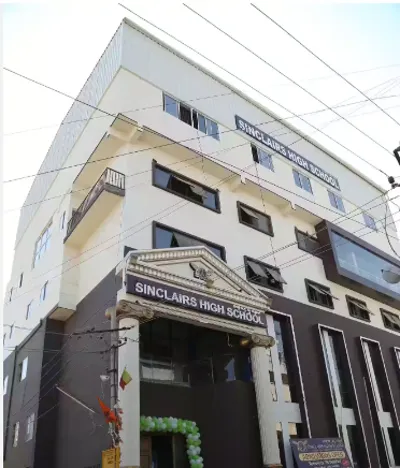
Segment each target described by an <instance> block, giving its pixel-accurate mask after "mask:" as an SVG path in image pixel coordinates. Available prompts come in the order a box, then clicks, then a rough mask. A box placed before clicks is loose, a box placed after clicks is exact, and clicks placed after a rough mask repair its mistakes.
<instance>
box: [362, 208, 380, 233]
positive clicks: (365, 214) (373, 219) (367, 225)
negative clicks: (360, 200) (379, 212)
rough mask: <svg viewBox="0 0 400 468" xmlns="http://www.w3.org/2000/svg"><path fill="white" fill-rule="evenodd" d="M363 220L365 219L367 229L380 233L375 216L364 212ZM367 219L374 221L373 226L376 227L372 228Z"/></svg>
mask: <svg viewBox="0 0 400 468" xmlns="http://www.w3.org/2000/svg"><path fill="white" fill-rule="evenodd" d="M363 219H364V224H365V227H367V228H368V229H371V231H375V232H377V231H378V226H377V225H376V220H375V218H374V217H373V216H371V215H370V214H369V213H366V212H365V211H363ZM367 219H371V220H372V224H373V225H374V227H371V226H370V225H369V224H368V221H367Z"/></svg>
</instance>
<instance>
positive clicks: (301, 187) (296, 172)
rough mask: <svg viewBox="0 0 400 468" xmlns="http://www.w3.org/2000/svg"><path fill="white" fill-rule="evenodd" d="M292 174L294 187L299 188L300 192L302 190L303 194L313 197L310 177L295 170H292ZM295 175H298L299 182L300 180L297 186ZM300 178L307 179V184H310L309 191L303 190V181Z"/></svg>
mask: <svg viewBox="0 0 400 468" xmlns="http://www.w3.org/2000/svg"><path fill="white" fill-rule="evenodd" d="M292 173H293V179H294V183H295V185H296V187H298V188H300V189H301V190H304V191H305V192H307V193H309V194H310V195H314V191H313V188H312V184H311V179H310V177H308V176H306V175H304V174H303V173H302V172H300V171H298V170H297V169H295V168H292ZM295 174H298V175H299V180H300V185H298V184H297V183H296V176H295ZM302 177H303V178H305V179H307V180H308V182H309V183H310V190H311V191H310V190H307V189H305V188H304V183H303V180H302Z"/></svg>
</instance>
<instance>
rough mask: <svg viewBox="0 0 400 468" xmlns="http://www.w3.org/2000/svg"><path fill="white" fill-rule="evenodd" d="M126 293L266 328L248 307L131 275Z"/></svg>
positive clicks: (263, 318) (261, 317) (259, 317)
mask: <svg viewBox="0 0 400 468" xmlns="http://www.w3.org/2000/svg"><path fill="white" fill-rule="evenodd" d="M126 292H127V293H129V294H135V295H136V296H141V297H144V298H146V299H150V300H152V301H157V302H163V303H165V304H171V305H174V306H178V307H183V308H185V309H191V310H196V311H198V312H202V313H205V314H211V315H218V316H220V317H221V318H224V319H228V320H236V321H238V322H243V323H246V324H248V325H253V326H258V327H265V326H266V316H265V314H263V313H262V312H261V313H260V312H259V311H257V310H254V309H252V308H250V307H245V306H241V305H238V304H234V303H233V302H226V301H221V300H219V299H216V298H214V297H209V296H204V295H202V294H197V293H194V292H190V291H186V290H184V289H180V288H175V287H174V286H169V285H166V284H162V283H157V282H155V281H151V280H148V279H146V278H139V277H136V276H134V275H131V274H128V275H127V277H126Z"/></svg>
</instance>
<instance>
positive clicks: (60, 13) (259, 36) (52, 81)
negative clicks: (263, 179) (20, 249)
mask: <svg viewBox="0 0 400 468" xmlns="http://www.w3.org/2000/svg"><path fill="white" fill-rule="evenodd" d="M81 3H83V5H78V4H76V5H74V4H73V3H72V2H71V3H69V4H67V3H62V4H57V5H55V4H52V5H46V4H37V5H34V4H22V3H21V4H9V5H5V6H4V7H3V22H4V25H3V48H4V49H3V61H4V66H5V67H8V68H10V69H13V70H15V71H18V72H19V73H22V74H24V75H27V76H29V77H31V78H33V79H35V80H37V81H40V82H42V83H45V84H47V85H50V86H52V87H54V88H56V89H59V90H61V91H63V92H65V93H68V94H70V95H74V96H76V95H77V94H78V92H79V90H80V89H81V87H82V86H83V84H84V82H85V81H86V79H87V77H88V75H89V74H90V72H91V71H92V69H93V68H94V66H95V65H96V62H97V61H98V59H99V57H100V55H101V54H102V52H103V50H104V49H105V47H106V46H107V44H108V42H109V41H110V39H111V37H112V35H113V34H114V32H115V30H116V29H117V27H118V25H119V23H120V22H121V20H122V18H123V17H125V16H126V17H128V18H130V19H132V20H134V21H137V22H138V23H139V24H141V25H143V26H145V27H148V28H149V30H150V31H151V32H153V33H155V34H156V35H159V36H160V37H161V38H162V39H164V40H165V41H166V42H168V43H171V44H172V45H175V46H176V47H177V48H179V49H180V50H182V51H183V52H185V53H188V55H189V56H191V57H193V58H194V59H196V60H199V62H200V63H202V64H204V65H206V66H207V67H208V68H210V69H211V70H212V71H214V72H215V73H216V74H219V75H220V76H222V77H223V78H225V79H227V80H228V81H231V82H232V83H234V84H235V85H236V86H238V87H240V88H241V89H243V90H244V91H246V92H247V93H248V94H249V95H251V96H252V97H253V98H256V99H258V100H259V101H260V102H262V103H263V104H265V105H267V106H268V107H270V108H271V109H272V110H274V111H276V112H278V113H279V114H280V115H282V116H283V117H286V116H288V115H289V114H288V112H287V111H285V110H283V109H282V108H280V107H279V106H277V105H275V104H273V103H271V102H270V101H269V100H267V99H266V98H265V97H264V96H261V95H257V93H255V92H254V90H252V89H251V88H248V87H246V86H245V85H244V84H243V83H240V82H238V81H236V80H235V79H234V78H232V77H231V76H229V75H227V74H226V73H225V72H222V71H221V70H219V69H218V68H217V67H215V66H213V65H211V64H210V63H208V62H207V61H206V60H205V59H203V58H199V57H197V56H196V55H195V54H194V53H193V52H191V51H188V50H187V49H185V48H184V47H183V46H182V45H180V44H179V43H176V42H174V41H173V40H172V39H171V38H168V37H166V36H165V35H164V34H162V33H161V32H159V31H157V30H156V29H154V28H152V27H150V26H148V25H147V24H146V23H144V22H142V21H141V20H139V19H138V18H137V17H135V16H134V15H132V14H131V13H129V12H128V11H126V10H124V9H123V8H121V7H120V6H118V5H117V3H114V2H108V3H107V4H104V3H101V2H97V3H96V5H94V4H93V6H91V5H86V4H85V3H84V2H81ZM123 3H124V4H125V5H126V6H127V7H129V8H130V9H131V10H133V11H134V12H136V13H137V14H139V15H141V16H142V17H144V18H146V19H148V20H149V21H151V22H153V23H154V24H156V25H157V26H159V27H161V28H162V29H164V30H166V31H167V32H169V33H171V34H173V35H174V36H176V37H177V38H179V39H180V40H182V41H184V42H185V43H186V44H188V45H190V46H191V47H193V48H195V49H196V50H198V51H200V52H201V53H202V54H203V55H205V56H206V57H209V58H210V59H212V60H213V61H215V62H217V63H218V64H221V65H222V66H223V67H224V68H226V69H227V70H229V71H230V72H232V73H234V74H236V75H238V76H239V77H240V78H241V79H242V80H244V81H245V82H246V83H248V84H250V85H251V86H253V87H255V88H256V89H258V90H260V91H261V92H262V93H263V94H265V95H267V96H269V97H271V98H272V99H273V100H275V101H276V102H278V103H280V104H282V105H284V106H285V107H287V108H288V109H290V111H292V112H294V113H304V112H310V111H314V110H318V109H321V108H322V107H323V106H321V104H320V103H318V102H317V101H315V100H314V99H312V98H310V97H309V96H307V94H305V93H304V92H303V91H301V90H300V89H299V88H298V87H296V86H295V85H293V84H292V83H290V82H289V81H288V80H287V79H285V78H283V77H282V76H281V75H279V74H278V73H277V72H275V71H273V70H271V68H269V67H268V66H267V65H266V64H265V63H263V62H262V61H261V60H259V59H257V58H256V57H254V56H253V55H251V53H249V52H248V51H245V50H244V49H243V48H241V47H240V45H238V44H235V43H234V42H233V41H232V40H231V39H229V38H227V37H226V36H225V35H224V34H223V33H221V32H219V31H217V30H216V29H215V28H213V27H212V26H210V25H209V24H207V23H206V22H205V21H204V20H203V19H201V18H199V17H198V16H196V15H195V14H194V13H193V12H191V11H189V9H187V8H185V7H184V6H183V5H182V4H180V3H178V2H174V3H172V2H161V1H159V2H152V1H140V2H139V1H132V0H127V1H124V2H123ZM188 4H189V5H190V6H191V7H192V8H193V9H195V10H196V11H197V12H199V13H201V15H203V16H205V17H206V18H208V19H209V20H210V21H212V22H213V23H215V24H216V25H218V26H219V27H220V28H222V29H223V30H225V31H226V32H228V33H229V34H230V35H232V36H234V37H235V38H236V39H237V40H238V41H240V42H241V43H243V44H245V45H246V46H247V47H249V48H250V49H251V50H253V51H254V52H255V53H257V54H258V55H260V56H261V57H262V58H264V59H265V60H266V61H268V62H270V63H271V64H273V65H274V66H275V67H276V68H277V69H279V70H281V71H282V72H284V73H285V74H287V75H288V76H290V77H291V78H293V79H294V80H296V81H297V82H299V83H300V84H301V85H302V86H304V87H306V88H307V89H308V90H309V91H311V92H312V93H313V94H315V95H317V96H318V97H319V98H320V99H321V100H322V101H324V102H326V103H327V104H328V105H330V106H334V105H338V104H340V103H351V102H357V101H360V100H363V99H364V98H363V96H361V95H360V94H358V93H357V92H356V91H355V90H354V89H352V88H351V87H350V86H349V85H347V84H346V83H344V82H343V81H342V80H341V79H340V78H338V77H336V76H335V75H333V74H332V72H331V71H330V70H329V69H327V68H326V67H325V66H324V65H322V64H321V63H319V62H318V61H317V60H316V59H315V58H313V57H312V56H311V55H310V54H308V53H307V52H306V51H304V50H303V49H302V48H301V47H300V46H299V45H298V44H296V43H295V42H294V41H293V39H291V38H290V37H288V36H287V35H286V34H285V33H284V32H283V31H281V30H280V29H279V28H278V27H277V26H275V25H274V24H273V23H271V22H270V21H269V20H268V19H267V18H265V17H263V16H262V15H261V14H260V13H259V12H257V11H256V10H255V9H254V8H252V7H251V6H250V4H249V3H245V2H230V4H228V2H222V1H218V0H214V1H212V2H204V1H202V2H194V1H190V2H188ZM232 4H233V5H234V6H232ZM255 4H256V5H257V6H258V7H259V8H260V9H262V10H264V11H265V12H266V13H267V14H268V15H269V16H271V17H273V18H274V19H275V20H276V21H277V22H278V23H279V24H281V25H282V26H284V28H285V29H287V30H289V31H290V32H291V33H292V34H293V35H294V36H295V37H297V38H298V39H299V40H301V41H302V42H303V43H304V44H305V45H307V46H308V47H309V48H310V49H312V50H313V51H314V52H315V53H316V54H317V55H319V56H320V57H322V58H324V60H325V61H327V62H328V63H329V64H330V65H331V66H332V67H333V68H335V69H336V70H337V71H339V72H341V73H344V74H345V76H346V77H347V79H349V80H350V81H351V82H353V83H354V84H355V85H356V86H357V87H359V88H360V89H362V90H363V91H364V92H367V94H368V96H369V97H371V98H376V97H382V96H386V97H387V96H394V97H390V98H385V99H379V100H377V101H376V102H377V103H378V104H379V105H380V106H381V107H383V108H384V109H387V112H388V113H390V115H392V116H393V117H394V118H395V119H397V120H398V121H399V122H400V53H399V51H400V39H399V32H398V28H399V24H400V5H396V4H379V5H378V4H375V5H374V4H371V5H368V4H359V5H357V4H352V5H345V4H335V5H334V4H331V5H329V6H326V5H322V4H320V5H297V6H296V5H295V4H281V3H280V4H279V5H277V4H276V2H265V1H261V0H258V1H257V2H255ZM228 5H229V7H228ZM371 69H374V70H371ZM3 83H4V91H3V93H4V128H3V130H4V133H5V136H4V149H3V159H4V163H3V165H4V179H5V180H9V179H13V178H17V177H21V176H25V175H31V174H34V173H35V172H36V171H37V170H38V169H39V167H40V164H41V163H42V161H43V159H44V157H45V155H46V151H47V149H48V148H49V146H50V144H51V141H52V140H53V138H54V135H55V133H56V132H57V129H58V125H59V124H60V122H61V121H62V119H63V118H64V116H65V114H66V112H67V111H68V109H69V107H70V106H71V104H72V101H71V100H70V99H68V98H65V97H62V96H60V95H58V94H57V93H55V92H53V91H49V90H46V89H44V88H42V87H40V86H39V85H37V84H33V83H30V82H28V81H26V80H24V79H21V78H19V77H16V76H14V75H11V74H9V73H8V72H4V74H3ZM193 98H195V96H194V97H193ZM340 113H341V114H342V115H343V116H346V118H348V120H350V121H351V122H352V123H353V124H354V125H356V126H357V127H359V128H361V129H362V130H364V131H365V132H366V133H368V135H370V136H371V137H372V138H374V139H375V140H376V141H377V142H378V143H379V144H380V145H382V146H383V147H385V148H387V149H388V150H390V151H392V150H393V149H394V148H395V147H396V146H398V145H399V141H400V125H397V124H395V123H394V122H393V121H392V120H390V119H389V118H388V117H387V116H385V115H384V114H383V113H382V112H380V111H379V110H377V109H376V107H375V106H374V105H373V104H371V103H364V104H358V105H353V106H348V107H342V108H340ZM308 121H309V122H311V123H312V124H313V125H315V126H317V127H318V128H321V129H324V132H326V133H328V134H329V135H331V136H332V137H333V138H335V139H336V140H338V141H340V142H341V143H342V144H344V145H346V146H347V147H349V148H351V149H352V150H353V151H355V152H356V153H358V154H360V155H361V156H362V157H363V158H365V159H367V160H368V161H370V162H371V163H372V164H374V165H375V166H378V167H379V168H380V169H382V170H383V171H384V172H386V173H388V174H391V175H393V176H400V167H399V166H398V165H397V163H396V162H395V159H394V157H393V156H390V155H389V154H388V152H387V151H385V150H383V149H382V148H381V147H380V146H378V145H376V144H374V143H373V142H371V141H370V140H369V139H368V138H366V137H365V136H363V135H361V134H360V133H359V132H357V131H356V130H355V129H353V128H351V127H350V126H349V125H348V124H347V123H346V122H344V121H343V120H338V119H337V116H335V115H334V114H333V113H332V112H325V113H319V114H316V115H314V116H312V117H309V118H308ZM291 122H292V123H294V124H295V125H297V126H299V127H300V128H301V129H302V130H305V131H306V132H307V133H309V134H311V135H312V136H313V138H315V139H316V140H318V141H320V142H321V143H322V144H324V145H325V146H326V147H328V148H329V149H331V150H332V151H334V152H335V153H337V154H338V155H339V156H340V157H342V158H343V159H345V160H346V161H347V162H349V163H351V164H353V165H354V166H355V167H357V168H358V169H359V170H361V171H363V172H364V173H366V174H367V175H368V176H369V177H370V178H372V179H373V180H375V181H376V182H378V183H380V184H381V185H383V186H384V187H386V188H389V186H388V184H387V181H386V180H385V177H384V176H383V175H382V174H381V173H380V172H378V171H376V170H375V169H373V168H372V167H370V166H368V165H367V164H365V163H364V162H362V161H360V160H359V159H357V158H356V157H355V156H354V155H352V154H351V153H349V152H347V151H345V150H344V149H343V148H341V147H340V146H339V145H336V144H335V143H333V142H332V141H330V140H329V139H328V138H326V137H324V136H323V135H321V134H319V133H317V132H315V130H313V129H312V128H311V127H309V126H307V125H305V124H304V123H302V122H301V121H299V120H298V119H292V120H291ZM70 125H73V124H70ZM305 156H307V155H305ZM32 180H33V179H32V178H28V179H25V180H23V181H19V182H12V183H8V184H5V186H4V210H5V212H4V220H5V223H4V225H5V227H6V229H5V232H4V237H3V239H4V242H3V252H4V262H3V273H4V276H3V278H4V280H5V282H4V283H3V287H4V286H5V283H6V282H7V281H8V280H9V275H10V272H11V265H12V258H13V248H14V240H15V234H16V229H17V224H18V217H19V210H18V208H19V207H20V206H21V205H22V204H23V203H24V201H25V198H26V195H27V193H28V190H29V188H30V185H31V183H32Z"/></svg>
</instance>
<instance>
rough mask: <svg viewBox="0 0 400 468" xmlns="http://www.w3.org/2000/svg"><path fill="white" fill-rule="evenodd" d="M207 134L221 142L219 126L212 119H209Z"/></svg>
mask: <svg viewBox="0 0 400 468" xmlns="http://www.w3.org/2000/svg"><path fill="white" fill-rule="evenodd" d="M207 134H208V135H211V136H212V137H213V138H215V139H216V140H219V133H218V125H217V124H216V123H215V122H214V121H213V120H210V119H207Z"/></svg>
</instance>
